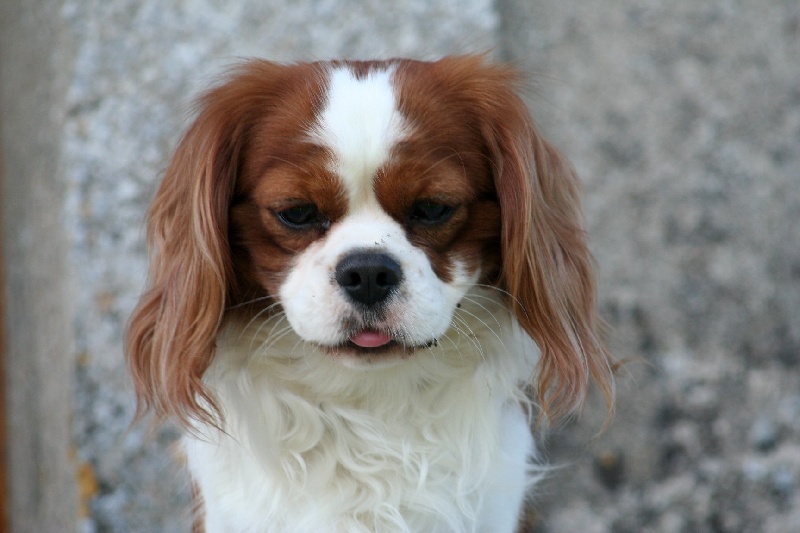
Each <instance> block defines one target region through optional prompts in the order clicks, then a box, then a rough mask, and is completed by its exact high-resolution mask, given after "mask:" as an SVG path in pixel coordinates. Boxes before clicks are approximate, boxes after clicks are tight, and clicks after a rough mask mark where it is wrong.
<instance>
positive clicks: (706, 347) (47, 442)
mask: <svg viewBox="0 0 800 533" xmlns="http://www.w3.org/2000/svg"><path fill="white" fill-rule="evenodd" d="M490 48H491V49H493V55H494V56H495V57H498V58H501V59H506V60H510V61H513V62H514V63H515V64H517V65H519V66H520V67H521V68H523V69H524V70H526V71H529V72H531V73H532V74H534V78H533V79H534V81H535V83H534V84H533V88H532V91H531V98H530V100H529V102H530V106H531V109H532V110H533V112H534V116H536V117H537V119H538V120H539V122H540V123H541V125H542V126H543V128H544V130H545V131H546V132H547V133H548V135H549V136H550V137H551V138H552V139H553V140H555V141H556V143H557V144H558V145H559V146H560V147H561V148H562V149H563V151H564V152H566V153H567V155H568V156H569V157H570V158H571V160H572V161H573V163H574V164H575V166H576V167H577V169H578V171H579V173H580V174H581V176H582V177H583V179H584V183H585V207H586V214H587V220H588V224H589V229H590V233H591V238H592V245H593V246H592V247H593V250H594V253H595V256H596V258H597V262H598V265H599V268H600V273H601V274H600V281H601V306H602V310H603V314H604V316H605V318H606V319H607V321H608V322H609V323H610V326H611V331H612V333H611V334H610V337H609V338H610V342H611V344H612V346H613V347H614V349H615V351H616V352H617V353H619V354H620V355H621V356H623V357H629V358H631V359H632V362H630V363H629V364H628V365H627V366H626V367H625V369H624V370H623V372H622V373H621V376H620V384H619V402H618V407H617V415H616V418H615V422H614V423H613V425H611V427H610V428H609V429H607V430H606V431H605V432H604V433H603V434H602V435H600V436H598V435H597V431H598V430H599V428H600V425H601V423H602V413H600V412H599V411H600V409H599V408H598V407H599V405H593V406H590V407H589V409H588V410H587V412H586V414H585V416H583V417H582V418H580V419H579V420H576V421H573V422H571V423H569V424H567V425H565V426H564V427H562V428H558V429H555V430H553V431H551V432H550V433H549V435H547V436H546V438H545V443H546V456H547V457H548V459H549V461H550V462H551V463H553V464H556V465H559V467H560V468H558V469H556V470H554V472H553V474H552V476H551V478H550V479H549V480H548V481H547V482H545V484H544V485H542V486H540V488H539V492H538V494H537V497H536V500H535V502H534V507H535V508H536V513H537V516H538V530H539V531H540V532H541V533H545V532H546V533H570V532H576V533H577V532H594V531H597V532H604V531H617V532H640V531H653V532H656V531H657V532H672V531H675V532H680V531H693V532H705V531H708V532H712V531H713V532H720V531H722V532H746V531H773V532H776V533H778V532H784V533H785V532H788V531H793V530H798V529H800V488H798V485H800V377H799V376H800V319H798V318H797V317H798V315H800V243H799V242H798V241H800V187H799V186H798V185H800V150H798V147H800V89H799V88H800V60H798V57H800V5H798V3H797V2H794V1H791V0H781V1H774V0H750V1H744V0H742V1H736V0H712V1H708V2H695V1H692V0H676V1H673V2H656V1H653V0H639V1H636V0H590V1H588V2H570V3H568V2H558V1H556V0H533V1H532V0H494V1H492V0H462V1H456V0H410V1H399V0H396V1H388V2H387V1H379V0H363V1H358V2H356V1H354V0H351V1H334V0H299V1H295V2H279V1H274V0H273V1H268V0H267V1H265V0H262V1H257V0H236V1H225V2H223V1H215V0H167V1H156V0H111V1H109V0H72V1H70V0H63V1H55V0H52V1H46V0H7V1H6V2H4V3H2V5H0V73H1V74H2V76H0V98H2V100H0V109H1V110H2V116H0V126H2V150H3V165H4V168H3V171H4V172H3V174H4V186H3V190H2V191H3V192H2V194H3V196H2V207H3V216H4V220H3V228H4V232H5V233H4V245H5V250H6V253H5V261H6V273H7V279H6V280H5V283H6V294H5V296H6V301H5V305H6V317H7V333H8V335H7V337H8V342H7V346H6V359H7V368H8V370H9V371H8V372H7V375H8V384H7V388H8V397H9V406H10V408H11V413H10V415H9V426H10V431H9V432H8V433H9V434H10V435H11V438H10V442H9V449H10V467H11V477H12V479H11V482H12V483H11V485H12V496H13V498H12V518H13V520H14V531H57V530H64V528H65V526H64V524H70V525H72V527H66V529H76V530H81V531H87V532H92V531H186V530H188V527H189V525H188V524H189V520H188V508H189V496H188V488H187V479H186V476H185V474H184V473H183V471H182V470H181V467H180V465H179V464H178V463H177V462H176V461H175V460H174V458H173V454H172V451H171V448H170V447H171V443H172V442H173V441H174V439H175V436H176V435H175V432H174V430H173V429H171V428H163V429H160V430H156V431H148V430H147V428H146V427H145V425H137V426H135V427H133V428H129V423H130V420H131V417H132V413H133V408H134V404H133V397H132V393H131V389H130V384H129V382H128V378H127V376H126V374H125V370H124V364H123V361H122V351H121V335H122V330H123V328H124V323H125V320H126V318H127V316H128V314H129V313H130V311H131V309H132V307H133V305H134V304H135V302H136V298H137V296H138V294H139V292H140V290H141V288H142V285H143V281H144V273H145V266H146V257H145V251H144V248H143V242H142V220H143V215H144V211H145V209H146V206H147V204H148V202H149V200H150V198H151V196H152V193H153V191H154V188H155V186H156V184H157V182H158V179H159V177H160V172H161V171H162V170H163V168H164V166H165V164H166V161H167V158H168V157H169V154H170V151H171V149H172V148H173V147H174V144H175V142H176V140H177V137H178V135H179V134H180V131H181V129H182V128H183V127H184V126H185V125H186V117H187V114H186V113H187V110H188V108H189V105H190V102H191V98H192V95H193V94H195V93H196V92H197V91H198V90H200V89H201V88H203V87H205V86H207V85H208V84H209V83H210V82H211V81H213V80H214V77H215V76H216V75H217V74H219V73H220V71H221V70H222V69H223V68H224V67H225V66H226V65H228V64H230V63H232V62H234V61H235V60H236V59H237V58H239V57H247V56H259V57H266V58H271V59H277V60H293V59H311V58H329V57H387V56H396V55H410V56H415V57H421V58H434V57H438V56H440V55H442V54H447V53H463V52H470V51H482V50H486V49H490ZM598 403H599V402H598ZM54 524H59V525H58V526H54Z"/></svg>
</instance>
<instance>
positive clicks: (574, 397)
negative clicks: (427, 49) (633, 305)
mask: <svg viewBox="0 0 800 533" xmlns="http://www.w3.org/2000/svg"><path fill="white" fill-rule="evenodd" d="M519 84H520V81H519V77H518V75H517V74H516V73H514V72H513V71H512V70H511V69H509V68H508V67H505V66H502V65H495V64H491V63H490V62H488V61H487V60H486V59H485V58H484V57H482V56H466V57H452V58H445V59H442V60H440V61H436V62H419V61H412V60H406V59H398V60H388V61H367V62H361V61H333V62H318V63H299V64H291V65H279V64H275V63H271V62H266V61H258V60H255V61H249V62H246V63H244V64H242V65H240V66H238V67H237V68H235V70H233V71H232V72H231V73H230V74H229V76H228V77H227V78H226V79H225V81H224V82H223V83H221V84H220V85H219V86H217V87H215V88H213V89H212V90H210V91H209V92H208V93H207V94H205V96H203V97H202V98H201V99H200V100H199V105H198V114H197V118H196V120H195V121H194V123H193V124H192V125H191V127H190V129H189V130H188V132H187V133H186V135H185V136H184V138H183V140H182V141H181V143H180V146H179V147H178V149H177V151H176V153H175V155H174V157H173V159H172V162H171V164H170V166H169V168H168V170H167V172H166V176H165V177H164V179H163V182H162V184H161V187H160V189H159V190H158V193H157V195H156V198H155V200H154V202H153V205H152V208H151V210H150V212H149V225H148V241H149V245H150V247H151V251H152V262H151V272H150V285H149V290H148V291H147V292H146V294H145V295H144V296H143V297H142V299H141V302H140V303H139V306H138V308H137V309H136V311H135V313H134V314H133V317H132V319H131V322H130V325H129V330H128V339H127V356H128V360H129V364H130V367H131V370H132V373H133V378H134V382H135V385H136V390H137V393H138V397H139V400H140V406H141V408H142V409H143V410H147V409H152V410H154V411H155V413H156V414H157V415H159V416H161V417H165V418H172V419H174V420H176V421H177V422H179V423H180V424H182V426H183V427H184V428H185V429H186V436H185V439H184V441H183V445H184V448H185V451H186V454H187V458H188V466H189V470H190V472H191V476H192V478H193V481H194V483H195V484H196V487H197V489H198V491H199V494H200V496H201V498H202V517H201V520H202V521H203V524H204V526H205V529H206V530H207V531H208V532H222V531H224V532H232V531H242V532H244V531H247V532H287V533H312V532H313V533H316V532H330V533H333V532H336V533H353V532H359V531H371V532H379V533H387V532H395V531H398V532H399V531H414V532H424V533H433V532H445V531H447V532H473V531H474V532H492V533H497V532H511V531H514V530H515V529H516V528H517V527H518V523H519V515H520V509H521V507H522V504H523V500H524V498H525V495H526V491H527V490H528V489H529V487H530V486H531V484H532V482H533V481H534V480H535V478H536V477H537V475H536V469H535V467H533V466H532V457H533V455H534V454H535V448H534V442H533V439H532V436H531V432H530V430H529V423H530V418H531V417H536V416H539V417H543V418H546V419H553V418H557V417H558V416H560V415H563V414H567V413H569V412H572V411H573V410H574V409H576V408H577V407H578V406H579V405H580V404H581V403H582V402H583V400H584V398H585V396H586V393H587V388H588V387H589V383H590V381H591V380H592V379H594V380H595V381H596V382H597V384H598V385H599V388H600V389H601V390H602V391H603V392H604V393H605V396H606V400H607V401H608V402H609V405H610V402H611V398H612V395H613V375H612V374H613V373H612V364H611V359H610V356H609V354H608V352H607V351H606V349H605V348H604V346H603V344H602V343H601V341H600V339H599V338H598V333H597V320H596V317H595V309H594V303H595V302H594V299H595V291H594V279H593V273H592V268H591V260H590V256H589V253H588V250H587V246H586V242H585V235H584V230H583V229H582V222H581V214H580V206H579V198H578V180H577V178H576V176H575V174H574V173H573V171H572V169H571V168H570V165H569V163H568V162H567V161H566V160H565V159H564V158H563V157H562V156H561V155H559V153H558V152H557V151H556V150H555V149H554V148H553V147H552V146H551V145H550V144H548V143H547V141H545V140H544V139H543V138H542V137H541V135H540V134H539V133H538V132H537V130H536V128H535V127H534V123H533V121H532V120H531V118H530V115H529V114H528V111H527V109H526V107H525V105H524V103H523V101H522V100H521V99H520V98H519V97H518V96H517V94H516V93H517V89H518V86H519ZM531 390H533V391H535V394H534V398H533V399H529V398H528V396H527V395H526V392H530V391H531Z"/></svg>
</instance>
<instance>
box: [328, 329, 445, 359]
mask: <svg viewBox="0 0 800 533" xmlns="http://www.w3.org/2000/svg"><path fill="white" fill-rule="evenodd" d="M437 345H438V340H437V339H432V340H430V341H428V342H424V343H419V344H410V343H407V342H403V340H402V339H399V338H397V337H396V336H394V335H392V334H391V333H390V332H388V331H383V330H379V329H363V330H359V331H356V332H354V333H352V334H351V335H350V336H349V337H348V339H347V340H346V341H345V342H342V343H340V344H337V345H335V346H330V347H329V348H328V351H329V352H330V353H331V354H332V355H334V356H342V355H344V356H348V355H349V356H356V357H367V358H370V357H375V356H386V357H391V356H398V357H408V356H410V355H412V354H413V353H414V352H416V351H417V350H420V349H425V348H431V347H434V346H437Z"/></svg>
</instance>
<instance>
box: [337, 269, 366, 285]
mask: <svg viewBox="0 0 800 533" xmlns="http://www.w3.org/2000/svg"><path fill="white" fill-rule="evenodd" d="M337 281H338V283H339V285H341V286H342V287H355V286H358V285H360V284H361V276H360V275H359V274H358V272H354V271H347V272H345V273H344V274H343V275H342V277H341V279H339V278H337Z"/></svg>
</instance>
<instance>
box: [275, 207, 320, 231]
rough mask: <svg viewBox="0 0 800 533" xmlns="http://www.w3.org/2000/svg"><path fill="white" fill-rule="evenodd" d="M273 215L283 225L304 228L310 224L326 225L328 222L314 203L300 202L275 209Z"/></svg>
mask: <svg viewBox="0 0 800 533" xmlns="http://www.w3.org/2000/svg"><path fill="white" fill-rule="evenodd" d="M275 215H276V216H277V217H278V220H280V221H281V222H282V223H283V224H284V225H285V226H288V227H290V228H293V229H306V228H308V227H310V226H316V225H319V226H322V227H327V226H328V223H327V221H326V220H325V219H324V218H323V216H322V214H321V213H320V212H319V210H318V209H317V206H315V205H314V204H300V205H295V206H292V207H290V208H288V209H283V210H281V211H277V212H276V213H275Z"/></svg>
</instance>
